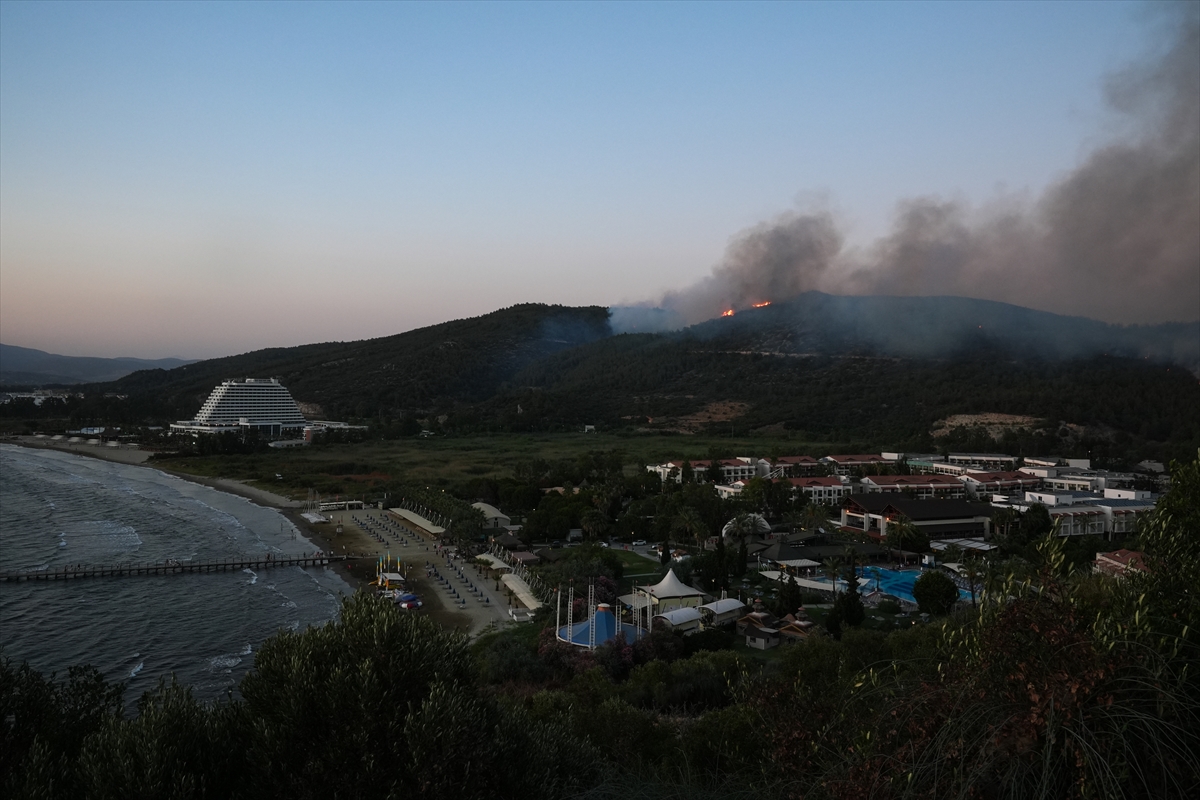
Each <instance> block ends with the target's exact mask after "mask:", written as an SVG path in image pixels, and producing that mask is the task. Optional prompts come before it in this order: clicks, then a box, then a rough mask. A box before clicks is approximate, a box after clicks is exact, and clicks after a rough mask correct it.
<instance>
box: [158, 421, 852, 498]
mask: <svg viewBox="0 0 1200 800" xmlns="http://www.w3.org/2000/svg"><path fill="white" fill-rule="evenodd" d="M828 447H829V445H828V444H826V445H824V448H825V449H828ZM712 448H717V449H719V450H720V451H721V452H723V453H727V454H730V455H732V454H739V455H749V454H753V455H758V456H769V455H771V454H775V455H793V454H797V453H805V452H808V450H809V447H808V446H806V445H804V444H802V443H800V442H796V441H788V440H778V439H768V438H733V439H731V438H729V437H724V438H720V437H709V436H683V435H678V434H675V435H671V434H628V435H619V434H604V433H595V434H592V433H589V434H584V433H530V434H517V433H497V434H479V435H473V436H434V437H431V438H428V439H419V438H406V439H398V440H394V441H373V442H363V443H359V444H335V445H324V446H319V447H304V448H295V449H288V450H277V451H275V450H273V451H271V452H268V453H261V454H254V455H236V456H235V455H230V456H205V457H191V458H167V459H156V460H155V462H154V463H155V464H156V465H160V466H163V467H166V468H168V469H175V470H179V471H180V472H187V473H190V474H194V475H204V476H207V477H224V478H235V479H238V480H246V481H252V482H255V483H256V484H258V485H260V486H262V488H265V489H270V490H272V491H275V492H279V493H280V494H288V495H290V496H292V497H296V498H303V497H305V495H306V494H307V492H308V490H309V489H316V490H317V491H320V492H321V493H322V494H334V493H340V494H349V495H359V494H362V493H365V492H369V491H370V489H371V488H372V487H373V486H376V485H379V484H382V483H386V482H389V481H397V482H403V483H409V484H415V485H421V484H424V485H426V486H436V487H441V488H452V487H456V486H461V485H463V484H465V483H467V482H469V481H470V480H471V479H474V478H491V479H499V478H506V477H510V476H511V475H512V472H513V467H514V466H515V465H516V464H517V463H519V462H521V461H527V460H532V459H544V460H546V461H549V462H554V461H563V460H575V459H577V458H579V457H580V456H583V455H585V454H587V453H590V452H609V451H613V450H616V451H620V452H621V453H622V455H623V460H624V461H625V463H626V464H627V469H635V468H636V465H637V464H642V463H661V462H662V461H666V460H668V459H672V458H691V459H697V458H704V457H706V456H707V454H708V452H709V450H710V449H712ZM277 474H278V475H282V476H283V478H282V480H277V479H276V478H275V476H276V475H277Z"/></svg>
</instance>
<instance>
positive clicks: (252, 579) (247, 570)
mask: <svg viewBox="0 0 1200 800" xmlns="http://www.w3.org/2000/svg"><path fill="white" fill-rule="evenodd" d="M242 572H244V573H246V574H247V575H249V576H250V583H248V584H247V585H248V586H253V585H254V584H256V583H258V573H257V572H255V571H254V570H252V569H250V568H249V567H246V568H245V569H244V570H242Z"/></svg>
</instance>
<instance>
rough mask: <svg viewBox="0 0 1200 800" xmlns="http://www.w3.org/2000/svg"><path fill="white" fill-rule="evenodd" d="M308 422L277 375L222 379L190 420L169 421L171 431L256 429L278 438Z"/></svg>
mask: <svg viewBox="0 0 1200 800" xmlns="http://www.w3.org/2000/svg"><path fill="white" fill-rule="evenodd" d="M308 424H309V423H308V422H307V421H306V420H305V419H304V415H303V414H301V413H300V407H299V406H297V405H296V401H295V400H294V399H292V395H291V393H290V392H288V390H287V389H286V388H285V387H284V386H283V384H281V383H280V382H279V380H278V379H276V378H243V379H240V380H231V381H225V382H223V383H222V384H221V385H220V386H218V387H217V388H215V389H213V390H212V394H210V395H209V396H208V399H207V400H205V401H204V405H202V406H201V407H200V412H199V413H198V414H196V418H195V419H193V420H183V421H180V422H176V423H173V424H172V425H171V432H172V433H191V434H199V433H228V432H245V431H247V430H251V429H253V430H256V431H258V432H259V433H262V434H263V435H265V436H267V437H269V438H272V439H278V438H281V437H285V436H297V435H300V434H301V433H302V432H303V430H304V427H305V426H306V425H308Z"/></svg>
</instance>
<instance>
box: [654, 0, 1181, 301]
mask: <svg viewBox="0 0 1200 800" xmlns="http://www.w3.org/2000/svg"><path fill="white" fill-rule="evenodd" d="M1160 15H1161V19H1162V22H1163V27H1164V30H1165V31H1166V35H1164V36H1163V37H1162V41H1163V42H1165V43H1166V46H1165V47H1164V48H1163V49H1162V50H1161V51H1159V52H1157V53H1155V54H1154V55H1153V56H1151V57H1148V58H1147V59H1146V60H1145V62H1144V63H1140V64H1137V65H1134V66H1132V67H1130V68H1128V69H1126V70H1124V71H1122V72H1120V73H1118V74H1116V75H1113V76H1111V77H1110V78H1109V79H1108V81H1107V82H1106V85H1105V96H1106V100H1107V101H1108V104H1109V106H1110V107H1111V108H1112V109H1113V110H1114V111H1115V112H1116V113H1117V116H1118V119H1119V120H1120V121H1121V122H1123V123H1124V127H1123V134H1122V135H1121V136H1119V137H1117V138H1114V139H1113V140H1112V141H1111V142H1109V143H1107V144H1106V145H1104V146H1102V147H1100V148H1099V149H1097V150H1096V151H1095V152H1093V153H1092V154H1091V155H1089V156H1088V157H1087V158H1086V159H1085V160H1084V162H1083V163H1082V164H1081V165H1080V166H1079V167H1077V168H1076V169H1075V170H1074V171H1073V172H1071V173H1070V174H1068V175H1067V176H1066V177H1065V178H1063V179H1062V180H1060V181H1059V182H1057V183H1055V184H1054V185H1052V186H1051V187H1050V188H1048V189H1047V190H1046V191H1045V192H1044V193H1043V195H1042V196H1041V197H1040V198H1037V199H1035V200H1033V201H1027V200H1021V199H1000V200H996V201H994V202H993V203H991V204H990V205H988V206H987V207H985V208H983V209H971V208H968V207H967V206H965V205H964V204H962V203H958V202H948V201H944V200H940V199H937V198H918V199H912V200H906V201H904V202H902V203H900V204H899V206H898V208H897V213H896V220H895V223H894V227H893V229H892V231H891V232H890V233H889V234H888V235H887V236H885V237H884V238H882V239H881V240H879V241H877V242H875V243H874V244H873V245H871V246H870V247H868V248H866V249H865V250H862V251H857V252H850V251H848V250H847V249H846V248H845V247H844V240H843V236H842V234H841V232H840V231H839V229H838V226H837V224H836V221H835V220H834V217H833V215H832V214H831V213H829V212H825V211H818V212H815V213H794V214H786V215H784V216H781V217H779V218H777V219H775V220H772V221H770V222H767V223H763V224H761V225H759V226H757V227H754V228H752V229H750V230H747V231H743V232H742V233H740V234H738V235H737V236H735V237H734V239H733V240H732V242H731V243H730V245H729V247H728V249H727V251H726V254H725V257H724V259H723V261H722V263H721V264H720V265H718V266H717V267H716V268H715V269H714V270H713V272H712V275H710V276H709V277H707V278H705V279H704V280H702V281H700V282H699V283H698V284H696V285H694V286H692V287H690V288H688V289H685V290H683V291H679V292H672V293H669V294H668V295H666V296H665V297H664V298H662V301H661V302H660V303H659V306H660V307H661V308H662V309H664V310H665V312H666V316H665V317H660V320H661V319H665V318H671V319H682V320H683V321H684V322H687V323H693V322H698V321H702V320H705V319H709V318H712V317H714V316H717V315H719V314H720V313H721V312H722V311H724V310H725V309H727V308H734V309H743V308H747V307H749V306H750V305H752V304H753V303H756V302H762V301H767V300H770V301H779V300H784V299H787V298H789V297H794V296H796V295H798V294H800V293H801V292H804V291H807V290H810V289H816V290H820V291H825V292H831V293H835V294H891V295H960V296H965V297H977V298H985V299H991V300H1001V301H1005V302H1009V303H1015V304H1018V305H1023V306H1028V307H1031V308H1038V309H1044V310H1048V311H1054V312H1057V313H1061V314H1072V315H1079V316H1087V317H1092V318H1095V319H1102V320H1105V321H1109V322H1121V323H1133V322H1141V323H1149V322H1163V321H1168V320H1189V321H1190V320H1194V319H1197V318H1198V317H1200V3H1194V2H1189V3H1174V4H1171V5H1169V6H1167V7H1165V8H1163V9H1161V10H1160Z"/></svg>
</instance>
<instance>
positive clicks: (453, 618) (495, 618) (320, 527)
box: [0, 436, 512, 635]
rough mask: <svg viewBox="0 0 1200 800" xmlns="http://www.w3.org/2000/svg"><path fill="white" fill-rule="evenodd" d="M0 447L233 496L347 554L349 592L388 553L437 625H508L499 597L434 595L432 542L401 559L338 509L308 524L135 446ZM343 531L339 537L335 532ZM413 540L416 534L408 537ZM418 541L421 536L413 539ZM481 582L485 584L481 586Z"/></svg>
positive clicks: (244, 487) (363, 583) (288, 502)
mask: <svg viewBox="0 0 1200 800" xmlns="http://www.w3.org/2000/svg"><path fill="white" fill-rule="evenodd" d="M0 443H7V444H13V445H17V446H19V447H26V448H29V449H34V450H56V451H58V452H62V453H68V454H71V455H77V456H83V457H85V458H95V459H98V460H101V461H111V462H115V463H119V464H127V465H130V466H136V467H145V468H148V469H154V470H157V471H159V472H161V473H163V474H165V475H170V476H172V477H175V478H179V479H181V480H185V481H188V482H190V483H195V484H199V485H201V486H207V487H208V488H210V489H215V490H217V491H219V492H224V493H225V494H231V495H235V496H237V497H241V498H243V499H244V500H248V501H250V502H251V503H254V504H255V505H257V506H261V507H263V508H269V509H271V510H273V511H277V512H279V513H280V514H282V515H283V516H284V517H285V518H286V519H287V520H288V522H290V523H292V525H294V526H295V528H296V530H297V531H299V533H300V535H301V536H303V537H304V538H305V539H307V540H308V541H310V542H312V543H313V544H314V545H315V546H316V547H317V548H319V549H320V550H322V551H324V552H327V553H337V554H344V555H350V554H353V557H352V558H350V559H348V560H346V561H338V562H335V563H334V564H332V565H330V568H331V569H333V570H334V573H335V574H336V575H337V576H338V577H339V578H341V579H342V580H343V581H344V582H345V583H346V584H347V585H348V586H349V587H350V588H351V589H352V591H354V592H358V591H364V590H365V591H370V587H371V586H372V585H373V582H374V580H375V567H376V564H377V562H378V560H379V558H380V557H381V556H383V555H384V554H385V553H391V555H392V556H393V557H394V558H398V559H403V560H404V561H405V562H406V563H407V564H408V565H409V566H410V567H411V568H413V569H412V571H411V578H410V583H411V587H410V588H411V589H412V590H413V591H415V592H417V593H418V594H419V595H420V596H421V598H422V599H423V600H424V601H425V604H426V605H425V609H424V612H423V613H425V614H427V615H429V616H431V617H433V618H434V619H436V620H437V621H438V622H439V623H440V624H441V625H443V626H445V627H446V628H449V629H451V630H457V631H461V632H462V633H465V634H468V635H475V634H479V633H481V632H483V631H485V630H488V629H490V628H491V627H492V626H494V625H496V624H501V625H505V624H512V623H511V621H509V620H508V619H507V618H506V616H505V614H504V606H503V605H502V603H501V601H502V595H500V594H499V593H493V592H489V594H493V595H494V596H493V601H494V602H493V604H492V605H491V606H490V607H489V608H486V609H485V608H481V607H477V606H468V607H466V608H459V607H458V606H456V605H453V604H451V603H450V602H448V600H447V598H446V597H445V596H444V594H443V593H442V592H440V591H438V588H437V587H436V586H435V585H434V583H433V582H432V581H431V580H429V579H427V578H426V577H425V575H424V574H423V569H422V568H423V567H424V565H426V564H429V563H436V562H437V561H438V560H439V558H440V557H439V556H435V555H434V552H433V546H434V544H436V542H433V541H427V540H424V539H421V541H422V545H423V546H422V550H421V553H417V552H416V550H415V548H414V551H413V552H411V553H409V554H407V555H403V554H401V553H399V552H394V551H392V550H391V549H390V548H389V547H388V545H386V544H380V543H379V542H378V541H376V540H375V539H373V538H371V537H370V536H369V535H368V534H367V533H366V532H365V531H363V530H361V529H359V527H358V526H357V525H356V524H355V523H354V522H353V521H352V517H353V515H351V514H349V512H345V511H339V512H333V513H332V514H325V515H324V516H326V517H327V519H329V521H328V522H322V523H312V522H309V521H308V520H307V519H305V518H304V517H303V516H301V514H302V511H303V504H302V503H300V502H299V501H297V500H292V499H291V498H288V497H284V496H283V495H279V494H275V493H274V492H270V491H267V490H266V489H259V488H257V487H255V486H250V485H248V484H246V483H243V482H242V481H238V480H234V479H232V478H209V477H206V476H203V475H191V474H189V473H186V472H179V471H177V470H173V469H166V468H164V467H161V466H157V465H155V464H154V463H153V462H152V461H150V456H151V453H150V451H147V450H140V449H138V448H134V447H107V446H103V445H90V444H86V443H83V442H70V443H69V442H66V441H63V440H57V441H55V440H50V439H46V438H39V437H36V436H5V437H2V438H0ZM339 527H340V528H341V529H342V532H341V533H338V532H337V530H338V528H339ZM413 536H417V534H413ZM418 538H420V537H418ZM485 583H486V582H485Z"/></svg>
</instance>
